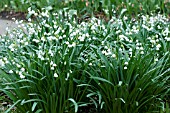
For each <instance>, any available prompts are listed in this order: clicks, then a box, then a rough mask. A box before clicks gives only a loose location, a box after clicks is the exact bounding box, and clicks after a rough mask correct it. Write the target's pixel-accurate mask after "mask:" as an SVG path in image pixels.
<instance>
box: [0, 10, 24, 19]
mask: <svg viewBox="0 0 170 113" xmlns="http://www.w3.org/2000/svg"><path fill="white" fill-rule="evenodd" d="M13 18H15V19H17V20H26V13H24V12H14V11H2V12H0V19H6V20H12V19H13Z"/></svg>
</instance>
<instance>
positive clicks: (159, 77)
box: [0, 8, 170, 113]
mask: <svg viewBox="0 0 170 113" xmlns="http://www.w3.org/2000/svg"><path fill="white" fill-rule="evenodd" d="M32 12H34V11H32V9H31V8H29V13H32ZM65 13H66V15H67V12H65ZM32 14H35V16H37V15H38V18H39V19H38V20H39V21H38V22H37V23H31V22H30V23H27V24H22V23H21V22H19V23H20V26H22V28H24V29H25V30H22V29H15V30H13V31H12V32H9V33H8V34H7V35H5V36H1V37H0V76H1V86H2V88H1V91H3V92H4V93H5V94H6V95H7V96H8V97H9V98H10V99H11V101H12V103H13V105H12V106H11V107H10V108H9V109H8V110H7V111H6V112H9V111H10V110H11V109H12V108H14V107H15V110H16V111H17V112H21V113H24V112H36V113H40V112H42V113H43V112H45V113H67V112H68V113H75V112H83V111H82V110H83V109H81V108H83V106H90V108H91V109H92V108H94V109H95V111H96V112H100V113H101V112H106V113H132V112H133V113H143V112H148V113H150V112H158V111H160V110H162V111H164V107H163V106H164V105H166V102H165V101H166V98H167V97H168V95H169V77H170V68H169V67H170V53H169V51H170V34H169V33H170V31H169V29H170V27H169V21H168V19H167V18H166V17H164V16H163V15H160V14H157V15H155V16H154V15H153V16H149V15H139V16H140V17H141V20H140V21H139V20H137V19H136V20H135V19H129V18H128V17H126V15H125V16H122V17H121V16H120V17H116V16H113V17H112V19H111V20H110V21H109V22H108V23H105V22H104V21H102V20H99V19H97V18H92V19H90V20H89V21H87V22H81V23H79V24H78V23H77V22H76V20H75V19H74V18H72V16H71V15H69V14H68V15H67V16H68V19H70V20H68V19H64V18H61V15H62V14H61V13H53V14H50V13H49V12H48V11H47V10H43V12H42V13H40V14H38V13H32ZM60 14H61V15H60ZM75 14H76V13H75ZM29 21H31V20H30V19H29ZM88 108H89V107H88Z"/></svg>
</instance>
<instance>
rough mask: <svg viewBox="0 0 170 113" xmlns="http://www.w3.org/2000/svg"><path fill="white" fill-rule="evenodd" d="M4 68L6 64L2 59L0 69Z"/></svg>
mask: <svg viewBox="0 0 170 113" xmlns="http://www.w3.org/2000/svg"><path fill="white" fill-rule="evenodd" d="M4 66H5V62H4V61H3V60H2V59H0V67H4Z"/></svg>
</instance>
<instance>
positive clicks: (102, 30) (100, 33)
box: [0, 8, 170, 78]
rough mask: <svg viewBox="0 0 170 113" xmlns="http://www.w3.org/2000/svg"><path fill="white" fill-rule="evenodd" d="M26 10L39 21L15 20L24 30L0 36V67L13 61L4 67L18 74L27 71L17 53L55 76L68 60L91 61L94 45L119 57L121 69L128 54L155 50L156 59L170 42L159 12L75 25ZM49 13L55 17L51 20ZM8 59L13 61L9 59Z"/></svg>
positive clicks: (166, 24)
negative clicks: (10, 66)
mask: <svg viewBox="0 0 170 113" xmlns="http://www.w3.org/2000/svg"><path fill="white" fill-rule="evenodd" d="M28 12H29V13H30V14H34V15H35V16H39V17H40V20H41V21H40V22H39V23H38V24H36V23H31V22H29V23H27V24H22V22H17V23H20V24H22V26H21V28H23V29H24V30H23V29H15V30H13V31H12V32H10V33H9V34H10V35H8V36H1V37H0V44H1V45H2V46H3V49H0V54H1V57H0V67H1V68H2V67H6V68H8V67H7V65H9V64H10V65H13V67H16V69H7V70H8V71H9V73H13V72H14V71H15V73H17V74H18V75H19V76H20V78H25V75H24V74H25V73H26V72H25V69H24V68H23V67H20V66H19V65H20V64H18V62H19V61H17V60H16V59H18V58H20V57H23V59H22V60H23V61H22V60H21V61H20V63H21V64H22V65H23V66H24V65H26V64H25V60H26V59H30V58H34V59H36V60H40V61H42V63H44V64H45V65H46V66H47V68H50V70H51V71H52V73H53V75H54V77H58V76H59V75H58V74H57V73H58V71H59V69H57V68H59V67H60V66H67V65H71V64H69V63H68V61H70V60H72V59H74V60H75V61H78V59H79V58H80V56H81V57H82V58H84V59H89V58H91V59H90V60H85V61H87V62H88V61H90V63H89V64H90V65H93V64H94V63H92V62H93V61H94V60H93V59H97V55H95V54H94V51H93V49H92V48H94V47H95V48H96V49H97V50H98V51H101V53H102V54H103V55H105V56H106V57H107V58H109V59H118V57H121V58H120V59H123V62H124V64H123V65H124V69H127V67H128V61H129V60H130V58H131V57H135V56H136V55H137V54H141V55H143V54H147V52H150V51H154V52H155V53H156V54H157V56H155V59H156V60H155V61H158V59H159V56H161V54H164V53H163V52H162V51H161V50H163V49H164V48H165V46H166V48H168V47H169V46H170V44H169V43H170V30H169V29H170V27H169V22H168V19H167V18H166V17H164V16H162V15H160V14H158V15H156V16H148V15H142V16H141V17H142V18H141V21H138V20H137V19H136V20H135V19H128V18H127V17H126V16H125V17H123V18H122V19H121V18H117V17H113V18H112V19H111V20H110V21H109V22H108V23H107V24H105V23H104V22H103V21H101V20H99V19H97V18H92V19H91V20H90V21H88V22H82V23H80V24H79V25H78V24H76V23H75V22H73V23H72V22H69V21H67V20H62V19H60V18H59V17H58V16H57V17H56V15H59V14H55V15H54V14H53V15H50V13H49V12H48V11H47V10H45V11H44V12H42V13H41V14H37V13H36V12H35V11H33V10H31V8H29V9H28ZM51 16H55V17H56V18H55V19H53V20H51V19H49V17H51ZM124 19H125V20H124ZM80 51H81V54H80V53H79V52H80ZM163 51H168V49H166V50H163ZM5 52H6V53H5ZM75 52H77V53H75ZM11 54H12V57H11V56H10V55H11ZM73 54H76V55H75V58H71V56H72V55H73ZM78 55H79V56H78ZM94 57H96V58H94ZM56 59H58V60H56ZM11 60H12V61H13V63H11V62H9V61H11ZM81 60H83V59H81ZM73 62H74V61H73ZM123 62H122V63H123Z"/></svg>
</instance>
